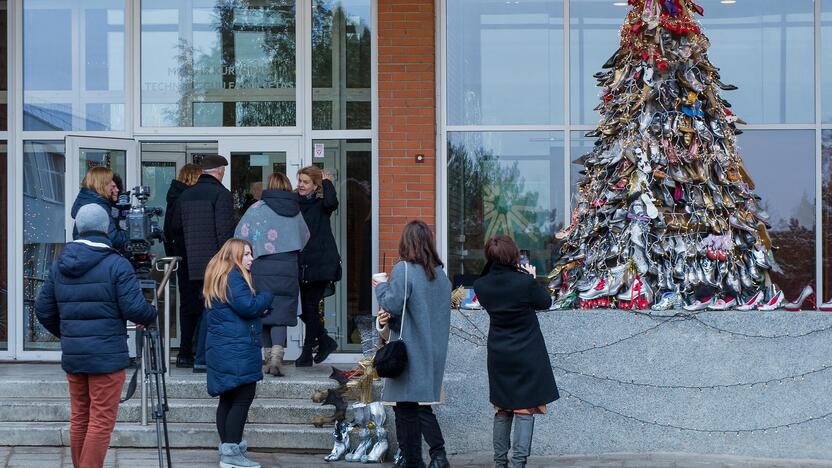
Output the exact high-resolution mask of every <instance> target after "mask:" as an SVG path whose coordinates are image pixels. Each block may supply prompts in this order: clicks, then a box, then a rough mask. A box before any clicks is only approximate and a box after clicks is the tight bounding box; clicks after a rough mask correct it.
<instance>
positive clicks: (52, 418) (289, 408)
mask: <svg viewBox="0 0 832 468" xmlns="http://www.w3.org/2000/svg"><path fill="white" fill-rule="evenodd" d="M258 390H259V389H258ZM168 406H169V408H170V411H168V415H167V418H168V421H170V422H173V423H179V422H181V423H210V422H213V421H215V418H216V411H217V399H170V400H168ZM334 412H335V408H334V407H333V406H331V405H330V406H321V405H320V404H318V403H313V402H312V401H309V400H307V401H303V400H297V399H294V400H293V399H277V398H261V397H260V395H259V391H258V395H257V398H255V399H254V402H253V403H252V405H251V408H250V409H249V413H248V421H249V422H250V423H262V424H311V421H312V418H313V417H316V416H324V417H326V416H331V415H332V414H333V413H334ZM69 416H70V403H69V399H67V398H38V399H32V398H6V399H0V421H3V422H4V423H5V422H66V421H69ZM140 420H141V400H140V399H139V398H138V397H134V398H133V399H131V400H129V401H127V402H125V403H122V404H121V405H119V411H118V419H117V421H119V422H137V421H140Z"/></svg>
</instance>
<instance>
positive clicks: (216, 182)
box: [172, 155, 237, 373]
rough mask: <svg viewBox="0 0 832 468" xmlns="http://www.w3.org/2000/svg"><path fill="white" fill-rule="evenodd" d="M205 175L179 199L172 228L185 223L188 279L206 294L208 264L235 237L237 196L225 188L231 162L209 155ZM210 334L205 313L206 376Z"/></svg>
mask: <svg viewBox="0 0 832 468" xmlns="http://www.w3.org/2000/svg"><path fill="white" fill-rule="evenodd" d="M199 165H200V167H201V168H202V175H201V176H199V179H197V182H196V184H194V186H193V187H189V188H188V189H186V190H185V191H184V192H182V195H181V196H180V197H179V209H180V215H179V216H177V217H175V218H173V224H174V226H172V228H173V229H174V230H177V229H179V228H180V227H179V226H176V223H177V222H179V223H181V229H182V233H183V239H184V242H185V255H186V257H187V258H188V261H187V265H188V278H189V279H190V281H191V283H192V284H191V286H192V287H193V288H195V289H196V290H197V291H200V292H201V291H202V286H203V278H204V277H205V268H206V266H207V265H208V261H210V260H211V258H212V257H213V256H214V255H216V254H217V252H219V251H220V247H222V246H223V244H225V241H227V240H228V239H231V238H232V237H234V226H235V225H236V224H237V223H236V220H235V218H234V197H232V195H231V191H230V190H228V189H227V188H225V186H224V185H222V178H223V176H224V175H225V166H228V161H227V160H226V159H225V158H224V157H222V156H220V155H208V156H205V157H203V158H202V161H201V162H200V164H199ZM206 334H207V329H206V323H205V311H204V310H203V311H202V313H201V318H200V324H199V329H198V335H197V343H196V359H195V360H194V372H196V373H204V372H206V367H205V336H206Z"/></svg>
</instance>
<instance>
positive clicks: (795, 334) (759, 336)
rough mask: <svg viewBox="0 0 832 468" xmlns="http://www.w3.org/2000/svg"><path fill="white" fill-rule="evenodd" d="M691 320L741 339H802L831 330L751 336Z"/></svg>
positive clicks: (830, 326) (701, 321) (828, 327)
mask: <svg viewBox="0 0 832 468" xmlns="http://www.w3.org/2000/svg"><path fill="white" fill-rule="evenodd" d="M691 319H693V320H694V321H695V322H697V323H699V324H700V325H702V326H704V327H706V328H710V329H711V330H715V331H716V332H717V333H726V334H728V335H732V336H741V337H743V338H763V339H780V338H802V337H805V336H809V335H814V334H816V333H822V332H826V331H829V330H832V325H828V326H825V327H822V328H816V329H814V330H809V331H806V332H802V333H782V334H779V335H757V334H753V333H744V332H738V331H733V330H726V329H724V328H720V327H717V326H716V325H712V324H710V323H708V322H706V321H704V320H702V319H701V318H699V317H697V316H691Z"/></svg>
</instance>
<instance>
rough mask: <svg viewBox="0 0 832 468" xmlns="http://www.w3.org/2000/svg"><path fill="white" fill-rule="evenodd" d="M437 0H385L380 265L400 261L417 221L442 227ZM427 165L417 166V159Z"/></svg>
mask: <svg viewBox="0 0 832 468" xmlns="http://www.w3.org/2000/svg"><path fill="white" fill-rule="evenodd" d="M435 25H436V23H435V11H434V2H433V0H379V6H378V100H379V102H378V106H379V109H378V115H379V116H378V120H379V122H378V129H379V132H378V135H379V137H378V139H379V142H378V143H379V220H378V223H379V265H382V262H383V261H384V258H385V255H386V262H387V263H386V264H384V265H382V268H383V269H384V270H385V271H389V270H390V268H391V267H392V265H393V264H394V261H395V259H396V258H398V245H399V236H400V234H401V232H402V228H403V227H404V225H405V224H407V222H409V221H411V220H413V219H421V220H422V221H425V222H426V223H428V224H429V225H431V226H432V227H433V228H434V229H435V227H436V75H435V73H436V72H435V64H436V40H435ZM417 154H422V155H424V162H421V163H418V162H416V155H417Z"/></svg>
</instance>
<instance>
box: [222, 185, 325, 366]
mask: <svg viewBox="0 0 832 468" xmlns="http://www.w3.org/2000/svg"><path fill="white" fill-rule="evenodd" d="M234 236H235V237H237V238H238V239H244V240H247V241H249V242H250V243H251V246H252V248H253V249H254V263H253V264H252V266H251V276H252V279H253V280H254V287H255V288H257V290H258V291H269V292H270V293H272V294H274V300H273V301H272V312H271V313H270V314H269V315H267V316H266V317H264V318H263V354H264V356H265V359H264V361H265V366H264V367H263V373H269V374H272V375H274V376H278V377H279V376H282V375H283V370H282V369H281V365H282V364H283V355H284V347H285V346H286V334H287V327H293V326H295V325H297V323H298V295H299V293H300V287H299V283H298V252H299V251H300V250H301V249H302V248H303V247H304V246H305V245H306V241H307V240H309V229H308V228H307V227H306V222H305V221H304V220H303V216H301V214H300V206H299V205H298V199H297V196H296V195H295V194H294V193H292V183H291V182H290V181H289V178H288V177H286V175H284V174H282V173H279V172H276V173H274V174H272V175H271V176H270V177H269V184H268V189H267V190H264V191H263V192H262V194H261V200H260V201H257V202H255V203H254V204H252V205H251V207H249V209H248V210H247V211H246V213H245V214H244V215H243V219H241V220H240V223H239V224H238V225H237V230H236V232H235V233H234Z"/></svg>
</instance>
